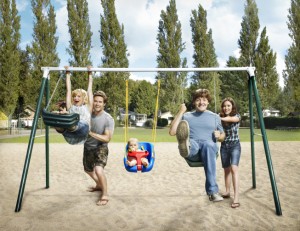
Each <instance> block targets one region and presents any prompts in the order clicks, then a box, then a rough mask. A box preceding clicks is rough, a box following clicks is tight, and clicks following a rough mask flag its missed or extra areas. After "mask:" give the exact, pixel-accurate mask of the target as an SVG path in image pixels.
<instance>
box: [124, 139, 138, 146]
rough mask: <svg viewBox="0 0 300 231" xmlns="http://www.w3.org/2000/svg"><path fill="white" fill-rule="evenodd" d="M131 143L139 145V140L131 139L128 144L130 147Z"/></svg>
mask: <svg viewBox="0 0 300 231" xmlns="http://www.w3.org/2000/svg"><path fill="white" fill-rule="evenodd" d="M131 142H134V143H137V144H138V143H139V140H138V139H137V138H130V139H129V140H128V142H127V144H128V146H129V145H130V143H131Z"/></svg>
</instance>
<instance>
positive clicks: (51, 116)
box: [42, 74, 80, 128]
mask: <svg viewBox="0 0 300 231" xmlns="http://www.w3.org/2000/svg"><path fill="white" fill-rule="evenodd" d="M61 78H62V74H61V75H60V77H59V78H58V80H57V82H56V85H55V88H54V90H53V92H52V95H51V97H50V100H49V102H48V104H47V106H46V107H45V108H44V109H43V110H42V117H43V121H44V124H45V125H47V126H51V127H59V128H70V127H73V126H76V125H77V124H78V122H79V119H80V116H79V114H77V113H69V114H57V113H53V112H50V111H48V107H49V105H50V103H51V101H52V98H53V95H54V94H55V92H56V89H57V87H58V84H59V82H60V79H61Z"/></svg>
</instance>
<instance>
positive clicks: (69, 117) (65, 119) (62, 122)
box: [42, 109, 79, 128]
mask: <svg viewBox="0 0 300 231" xmlns="http://www.w3.org/2000/svg"><path fill="white" fill-rule="evenodd" d="M42 117H43V121H44V123H45V124H46V125H48V126H51V127H58V128H70V127H73V126H76V125H77V124H78V122H79V114H77V113H71V114H56V113H52V112H48V111H46V110H45V109H43V111H42Z"/></svg>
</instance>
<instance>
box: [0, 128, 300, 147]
mask: <svg viewBox="0 0 300 231" xmlns="http://www.w3.org/2000/svg"><path fill="white" fill-rule="evenodd" d="M266 132H267V138H268V140H269V141H300V130H299V129H297V130H290V131H287V130H266ZM128 133H129V134H128V135H129V137H136V138H138V139H139V140H140V141H146V142H153V140H152V129H146V128H130V129H129V132H128ZM255 134H260V130H259V129H255ZM240 139H241V142H250V129H249V128H241V129H240ZM28 141H29V135H26V136H18V137H13V138H5V139H1V135H0V143H28ZM255 141H262V137H261V136H260V135H256V136H255ZM35 142H36V143H44V142H45V137H44V133H42V134H41V132H40V130H37V132H36V138H35ZM50 142H51V143H65V142H66V141H65V140H64V138H63V136H62V135H60V134H58V133H57V132H55V131H54V130H53V129H51V130H50ZM111 142H124V143H125V138H124V129H123V128H120V127H118V128H116V129H115V132H114V135H113V139H112V141H111ZM156 142H176V137H175V136H170V135H169V129H168V128H162V129H157V130H156Z"/></svg>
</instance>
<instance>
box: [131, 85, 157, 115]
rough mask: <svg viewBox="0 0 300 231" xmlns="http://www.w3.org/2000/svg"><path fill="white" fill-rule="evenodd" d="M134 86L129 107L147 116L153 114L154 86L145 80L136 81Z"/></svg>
mask: <svg viewBox="0 0 300 231" xmlns="http://www.w3.org/2000/svg"><path fill="white" fill-rule="evenodd" d="M136 82H137V84H136V86H135V88H133V90H132V91H131V101H130V107H129V109H130V110H132V111H134V112H136V113H139V114H147V115H148V116H150V115H152V114H154V109H155V101H156V92H155V88H154V86H153V85H152V84H151V83H150V82H148V81H146V80H142V81H136Z"/></svg>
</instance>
